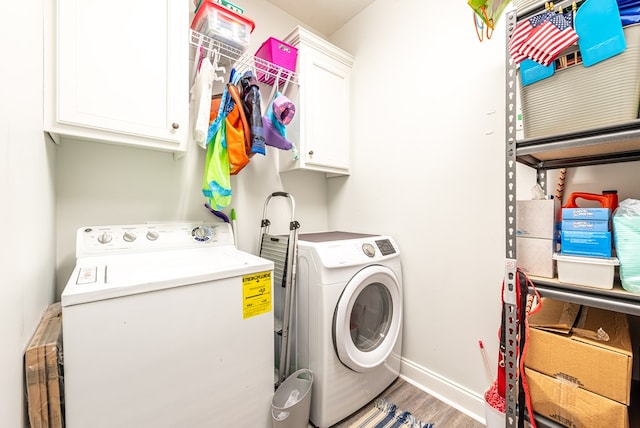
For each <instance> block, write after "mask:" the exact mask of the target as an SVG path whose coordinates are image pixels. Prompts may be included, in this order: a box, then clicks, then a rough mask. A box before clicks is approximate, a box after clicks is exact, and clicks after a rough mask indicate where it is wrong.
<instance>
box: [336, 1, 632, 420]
mask: <svg viewBox="0 0 640 428" xmlns="http://www.w3.org/2000/svg"><path fill="white" fill-rule="evenodd" d="M472 22H473V21H472V12H471V9H470V8H469V6H468V5H467V4H466V2H459V3H456V2H451V3H447V5H446V7H443V6H442V3H441V2H434V1H428V2H424V1H420V0H377V1H376V2H375V3H373V4H372V5H371V6H370V7H369V8H368V9H366V10H365V11H364V12H362V13H361V14H360V15H359V16H357V17H356V18H355V19H353V20H352V21H351V22H349V23H348V24H347V25H345V26H344V27H343V28H341V29H340V30H339V31H337V32H336V33H335V34H333V35H332V36H331V39H332V40H333V41H334V42H335V43H336V44H338V45H340V46H341V47H343V48H344V49H345V50H347V51H350V52H351V53H353V54H354V55H355V57H356V64H355V67H354V71H353V81H354V83H353V94H352V102H353V114H354V117H353V129H352V141H353V147H352V175H351V176H350V177H348V178H334V179H331V180H329V182H328V183H329V184H328V188H327V190H328V201H329V225H330V228H334V229H341V230H356V231H362V232H374V233H387V234H390V235H392V236H394V237H395V238H396V240H397V241H398V244H399V246H400V249H401V251H402V258H403V274H404V287H405V288H404V291H405V298H404V308H405V319H404V327H405V329H404V342H403V350H402V354H403V361H404V364H403V367H402V374H403V375H404V376H406V377H407V378H408V379H409V380H410V381H412V382H414V383H416V384H418V385H419V386H420V387H422V388H423V389H425V390H427V391H429V392H431V393H433V394H435V395H437V396H440V397H441V398H442V399H444V400H445V401H448V402H450V403H451V404H452V405H454V406H456V407H458V408H460V409H461V410H463V411H465V412H466V413H468V414H469V415H471V416H475V417H476V418H479V419H482V418H484V414H483V409H482V393H483V392H484V391H485V390H486V389H487V387H488V378H487V376H486V374H485V372H486V371H485V370H484V367H483V362H482V357H481V354H480V350H479V346H478V340H483V341H484V344H485V346H486V347H487V352H488V354H489V361H490V365H491V368H492V369H493V375H494V376H495V372H496V364H494V362H497V350H498V340H497V329H498V327H499V324H500V310H501V306H500V290H501V285H502V276H503V271H504V257H505V251H504V236H505V234H504V228H505V226H504V174H505V168H504V159H505V155H504V147H505V144H504V129H505V125H504V124H505V109H504V104H505V95H504V94H505V86H504V82H505V74H504V69H505V28H504V17H503V18H502V19H501V20H500V21H499V22H498V28H497V29H496V31H495V32H494V34H493V37H492V39H491V40H490V41H486V40H485V41H484V42H483V43H480V42H479V41H478V39H477V37H476V34H475V29H474V27H473V23H472ZM637 168H638V165H637V163H628V164H621V165H616V166H597V167H589V168H583V169H570V170H569V172H568V174H567V182H566V189H565V193H566V194H568V193H569V192H572V191H588V192H593V193H598V192H600V191H601V190H603V189H608V188H618V190H619V191H620V197H621V199H622V198H623V197H630V195H634V194H635V197H640V188H639V184H638V183H629V181H628V177H633V176H635V175H634V171H637ZM556 177H557V172H550V174H549V189H550V191H551V193H553V189H554V188H555V179H556ZM535 180H536V176H535V171H534V170H532V169H530V168H528V167H525V166H519V167H518V189H517V196H518V198H522V199H524V198H529V197H530V188H531V187H532V186H533V185H534V184H535V183H536V181H535ZM625 181H626V184H625ZM636 181H637V180H636Z"/></svg>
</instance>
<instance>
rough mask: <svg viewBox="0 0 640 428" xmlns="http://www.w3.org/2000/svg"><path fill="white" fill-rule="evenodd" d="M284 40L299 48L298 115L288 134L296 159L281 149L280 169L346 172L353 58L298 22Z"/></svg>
mask: <svg viewBox="0 0 640 428" xmlns="http://www.w3.org/2000/svg"><path fill="white" fill-rule="evenodd" d="M284 41H285V42H287V43H289V44H291V45H293V46H295V47H297V48H298V63H297V68H296V72H297V73H298V76H299V87H298V88H297V92H298V93H297V97H296V98H297V102H296V115H295V118H294V121H293V122H292V124H291V125H292V126H290V127H289V128H288V129H287V132H289V129H291V134H290V135H289V134H288V135H287V137H288V138H289V139H290V140H291V141H292V142H293V143H294V144H296V145H297V148H298V151H299V159H297V160H295V159H293V157H292V156H291V153H290V152H281V155H280V170H281V171H290V170H296V169H303V170H312V171H321V172H326V173H329V174H331V175H336V174H338V175H348V174H349V150H350V144H349V140H350V130H349V111H350V95H349V88H350V75H351V68H352V66H353V57H352V55H350V54H349V53H347V52H345V51H343V50H342V49H340V48H338V47H336V46H334V45H332V44H330V43H328V42H327V41H326V40H324V39H322V38H320V37H318V36H316V35H315V34H313V33H311V32H309V31H307V30H305V29H304V28H301V27H296V29H294V31H293V32H291V33H290V34H289V35H288V36H287V37H286V38H285V39H284ZM294 95H295V94H292V97H293V96H294Z"/></svg>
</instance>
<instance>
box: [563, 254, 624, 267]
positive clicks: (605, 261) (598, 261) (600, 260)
mask: <svg viewBox="0 0 640 428" xmlns="http://www.w3.org/2000/svg"><path fill="white" fill-rule="evenodd" d="M553 259H554V260H558V261H561V262H573V263H589V264H592V265H608V266H618V265H619V264H620V261H619V260H618V258H617V257H610V258H607V257H585V256H570V255H567V254H560V253H553Z"/></svg>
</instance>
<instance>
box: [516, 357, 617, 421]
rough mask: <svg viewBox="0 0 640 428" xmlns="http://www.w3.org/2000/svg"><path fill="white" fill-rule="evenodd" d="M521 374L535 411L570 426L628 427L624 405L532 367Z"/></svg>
mask: <svg viewBox="0 0 640 428" xmlns="http://www.w3.org/2000/svg"><path fill="white" fill-rule="evenodd" d="M525 375H526V377H527V383H528V385H529V393H530V394H531V402H532V403H531V405H532V406H533V410H534V412H535V413H537V414H539V415H542V416H544V417H546V418H549V419H551V420H554V421H556V422H558V423H559V424H561V425H563V426H566V427H572V428H604V427H611V428H613V427H615V428H629V410H628V408H627V406H625V405H624V404H622V403H619V402H617V401H615V400H610V399H608V398H606V397H603V396H602V395H598V394H594V393H593V392H589V391H587V390H586V389H582V388H579V387H577V386H576V385H574V384H571V383H567V382H565V381H563V380H558V379H555V378H553V377H551V376H547V375H544V374H542V373H539V372H537V371H535V370H531V369H525Z"/></svg>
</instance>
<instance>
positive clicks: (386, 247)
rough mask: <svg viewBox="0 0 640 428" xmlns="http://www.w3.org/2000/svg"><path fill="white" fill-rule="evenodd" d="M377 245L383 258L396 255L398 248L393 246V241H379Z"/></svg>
mask: <svg viewBox="0 0 640 428" xmlns="http://www.w3.org/2000/svg"><path fill="white" fill-rule="evenodd" d="M376 245H377V246H378V249H379V250H380V253H381V254H382V255H383V256H388V255H390V254H395V253H396V248H395V247H394V246H393V244H392V243H391V240H389V239H379V240H377V241H376Z"/></svg>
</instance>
